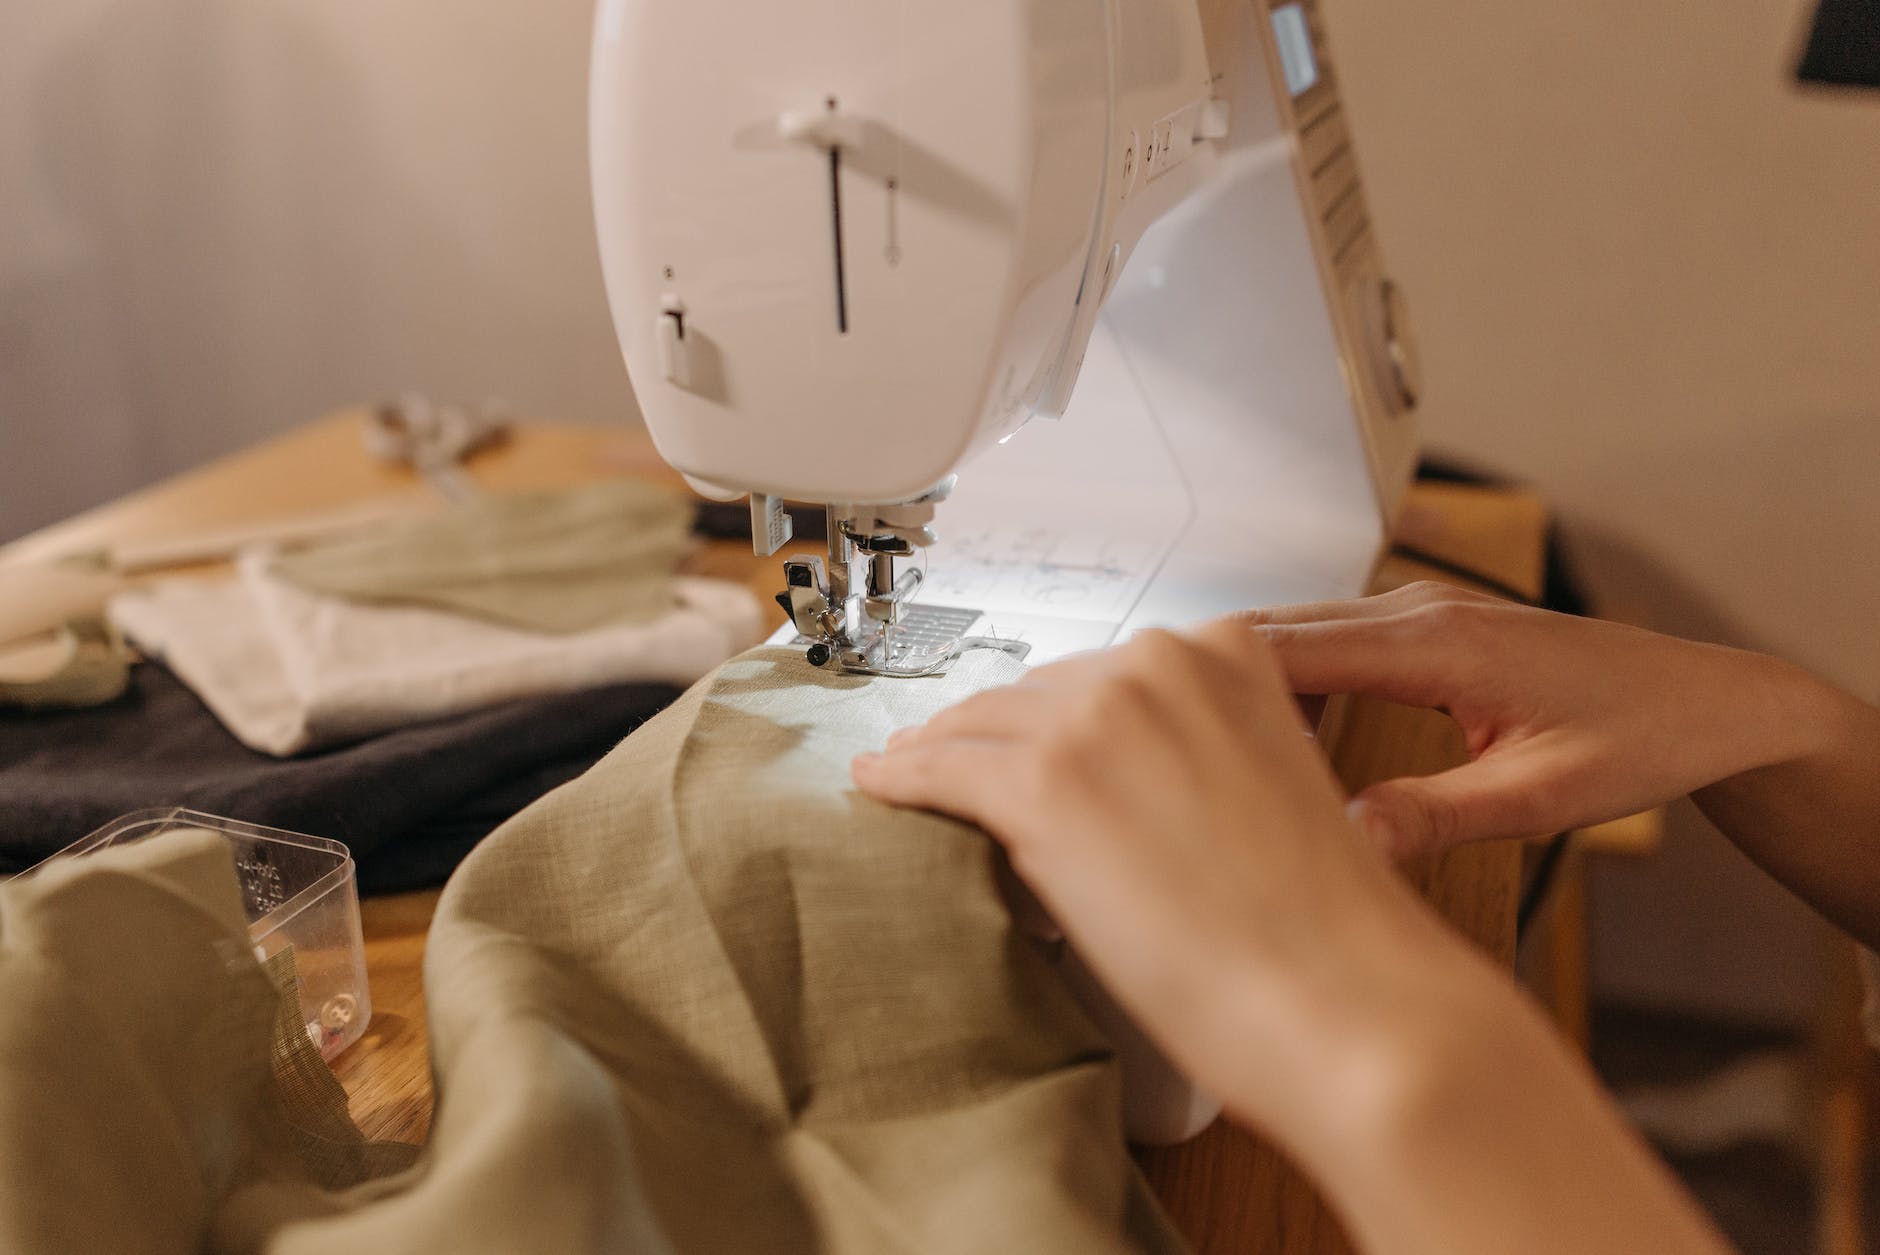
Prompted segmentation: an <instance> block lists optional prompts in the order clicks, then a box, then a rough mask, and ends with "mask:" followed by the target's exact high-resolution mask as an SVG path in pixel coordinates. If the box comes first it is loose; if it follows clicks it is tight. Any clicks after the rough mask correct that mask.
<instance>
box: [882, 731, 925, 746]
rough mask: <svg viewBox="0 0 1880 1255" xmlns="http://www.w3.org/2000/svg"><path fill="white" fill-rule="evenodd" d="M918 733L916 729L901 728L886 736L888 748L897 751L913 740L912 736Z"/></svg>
mask: <svg viewBox="0 0 1880 1255" xmlns="http://www.w3.org/2000/svg"><path fill="white" fill-rule="evenodd" d="M918 731H919V729H918V728H901V729H899V730H897V731H894V732H890V733H889V734H888V748H889V749H898V748H899V747H901V746H903V745H906V744H907V743H908V742H909V741H911V740H913V739H914V734H915V733H916V732H918Z"/></svg>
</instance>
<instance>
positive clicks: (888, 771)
mask: <svg viewBox="0 0 1880 1255" xmlns="http://www.w3.org/2000/svg"><path fill="white" fill-rule="evenodd" d="M1009 756H1010V746H1009V744H1007V743H1006V742H1003V741H993V740H979V739H972V740H968V739H946V740H941V741H938V742H936V743H934V744H932V745H922V746H915V747H914V748H911V749H907V750H899V751H896V752H895V753H892V754H858V755H856V757H855V758H854V759H853V760H852V761H851V762H850V764H849V778H850V779H851V780H853V781H854V782H855V787H856V788H858V789H860V790H861V791H862V792H863V793H865V794H867V795H868V796H869V797H872V798H874V799H875V800H876V801H878V802H885V803H887V804H888V805H890V806H901V807H907V808H910V809H914V810H930V811H938V812H939V813H941V814H943V815H951V816H953V817H954V818H956V819H963V820H965V821H966V822H968V823H973V824H978V825H979V826H980V827H982V828H988V829H990V827H991V825H990V824H988V823H987V822H986V821H987V819H988V817H989V815H990V814H991V806H992V804H993V803H994V802H995V801H996V800H997V797H998V795H999V793H1000V792H1001V790H1002V783H1001V782H1002V781H1003V779H1004V775H1005V773H1004V771H1003V770H1002V768H1003V767H1004V766H1005V765H1006V763H1007V761H1008V760H1009ZM994 835H995V836H996V835H997V833H996V832H995V833H994Z"/></svg>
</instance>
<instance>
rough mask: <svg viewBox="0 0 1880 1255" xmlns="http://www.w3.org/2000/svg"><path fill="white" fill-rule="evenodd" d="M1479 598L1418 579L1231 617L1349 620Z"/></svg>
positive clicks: (1255, 623)
mask: <svg viewBox="0 0 1880 1255" xmlns="http://www.w3.org/2000/svg"><path fill="white" fill-rule="evenodd" d="M1473 600H1480V595H1479V594H1477V593H1474V592H1471V591H1468V590H1466V589H1460V588H1455V587H1453V586H1451V585H1448V584H1439V583H1436V582H1435V581H1433V580H1418V581H1417V582H1415V583H1412V584H1405V585H1403V586H1402V587H1401V588H1393V589H1391V590H1390V591H1389V592H1387V593H1378V594H1377V595H1376V596H1373V597H1352V598H1348V599H1346V600H1343V601H1307V602H1299V603H1297V604H1295V605H1290V606H1267V607H1264V608H1262V609H1257V610H1243V611H1241V612H1240V613H1239V614H1238V615H1236V616H1235V617H1236V618H1238V619H1240V620H1241V621H1243V622H1245V623H1246V624H1248V625H1249V626H1251V627H1269V626H1274V625H1283V624H1295V623H1342V622H1346V621H1349V620H1352V619H1381V618H1385V617H1386V616H1389V615H1393V614H1402V613H1403V612H1404V611H1405V610H1409V609H1412V608H1414V607H1417V606H1426V605H1430V604H1433V603H1435V602H1440V601H1473Z"/></svg>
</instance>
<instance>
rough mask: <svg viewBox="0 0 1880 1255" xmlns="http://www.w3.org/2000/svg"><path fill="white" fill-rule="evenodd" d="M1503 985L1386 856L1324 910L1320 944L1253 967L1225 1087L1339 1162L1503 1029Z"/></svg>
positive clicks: (1244, 1106)
mask: <svg viewBox="0 0 1880 1255" xmlns="http://www.w3.org/2000/svg"><path fill="white" fill-rule="evenodd" d="M1367 879H1370V878H1369V877H1367ZM1503 986H1504V982H1503V981H1502V980H1501V979H1500V978H1499V974H1498V973H1497V972H1495V971H1494V970H1493V969H1492V968H1491V967H1490V966H1489V965H1488V963H1487V962H1486V960H1485V958H1484V957H1483V956H1482V955H1481V954H1480V953H1479V952H1477V951H1475V950H1474V949H1473V948H1472V947H1471V946H1469V945H1468V944H1467V943H1466V942H1464V941H1463V940H1462V939H1461V938H1460V937H1458V936H1457V935H1456V934H1455V933H1453V932H1452V931H1450V929H1449V928H1448V927H1447V926H1446V925H1445V924H1444V923H1443V922H1442V921H1441V920H1440V919H1438V918H1437V917H1436V916H1435V915H1433V914H1432V913H1431V912H1430V911H1429V909H1428V908H1427V906H1426V905H1425V904H1424V903H1423V902H1422V901H1421V900H1420V899H1418V898H1416V897H1415V895H1414V894H1413V893H1412V892H1411V891H1410V890H1409V888H1408V887H1407V886H1406V885H1404V884H1403V882H1402V881H1401V880H1399V879H1397V877H1396V875H1395V873H1394V872H1392V871H1391V870H1389V869H1388V868H1384V867H1382V866H1380V867H1378V868H1377V875H1376V878H1375V882H1374V883H1372V884H1369V885H1363V886H1358V887H1357V891H1356V892H1351V893H1348V894H1345V895H1343V898H1342V901H1341V902H1340V903H1339V904H1338V905H1337V907H1336V909H1331V910H1327V911H1325V912H1324V927H1322V928H1321V929H1320V930H1319V931H1318V935H1317V936H1316V937H1314V938H1313V940H1312V943H1311V948H1310V950H1309V951H1299V952H1295V953H1292V954H1284V955H1280V954H1269V955H1267V956H1266V957H1265V960H1264V961H1263V962H1258V963H1249V964H1245V965H1243V968H1242V970H1241V972H1240V973H1239V976H1238V984H1237V994H1236V998H1235V1002H1234V1008H1235V1010H1234V1014H1233V1016H1232V1017H1231V1021H1230V1030H1231V1033H1230V1035H1229V1036H1228V1039H1227V1041H1225V1042H1224V1043H1223V1044H1222V1046H1221V1048H1220V1050H1219V1051H1218V1052H1217V1053H1219V1054H1221V1055H1223V1056H1225V1057H1224V1058H1222V1059H1220V1061H1219V1062H1218V1063H1217V1065H1216V1066H1215V1068H1214V1069H1213V1070H1214V1071H1216V1072H1218V1073H1220V1074H1221V1075H1223V1076H1225V1077H1227V1078H1229V1079H1228V1080H1227V1082H1226V1083H1224V1084H1222V1085H1221V1086H1220V1087H1219V1091H1218V1092H1219V1096H1220V1097H1221V1099H1222V1101H1223V1102H1224V1103H1225V1105H1226V1106H1227V1108H1228V1110H1229V1111H1230V1112H1232V1113H1233V1114H1234V1115H1235V1116H1236V1117H1237V1118H1239V1119H1241V1120H1242V1121H1243V1122H1245V1123H1249V1124H1252V1125H1254V1126H1257V1127H1259V1128H1260V1129H1262V1130H1263V1131H1264V1132H1265V1133H1267V1134H1268V1135H1269V1136H1271V1137H1273V1138H1274V1139H1275V1140H1276V1141H1278V1142H1280V1143H1281V1144H1282V1145H1285V1146H1286V1147H1287V1149H1288V1150H1289V1151H1291V1152H1292V1153H1294V1154H1295V1155H1298V1156H1299V1157H1300V1158H1301V1159H1302V1160H1306V1161H1311V1160H1318V1159H1330V1160H1332V1161H1335V1160H1336V1158H1337V1157H1338V1156H1339V1155H1341V1154H1343V1153H1344V1150H1345V1148H1346V1145H1347V1143H1348V1142H1349V1141H1351V1140H1352V1139H1354V1138H1357V1139H1362V1138H1363V1137H1365V1136H1367V1131H1368V1130H1372V1129H1374V1127H1375V1125H1374V1121H1375V1120H1377V1119H1381V1118H1384V1116H1385V1115H1386V1114H1387V1113H1388V1112H1390V1111H1391V1110H1393V1109H1395V1108H1398V1107H1401V1106H1403V1105H1405V1104H1407V1103H1409V1102H1411V1101H1412V1096H1413V1095H1414V1094H1415V1093H1417V1092H1420V1091H1422V1090H1424V1089H1426V1088H1428V1087H1429V1086H1430V1085H1431V1084H1432V1083H1434V1082H1435V1081H1436V1080H1437V1078H1438V1077H1439V1076H1440V1074H1442V1073H1443V1072H1444V1071H1445V1070H1446V1069H1447V1068H1448V1067H1449V1066H1450V1063H1451V1061H1452V1059H1453V1058H1455V1056H1456V1055H1457V1054H1458V1053H1459V1047H1460V1045H1461V1044H1463V1043H1464V1042H1466V1041H1467V1040H1469V1039H1471V1038H1473V1037H1477V1036H1487V1035H1492V1034H1493V1032H1494V1031H1495V1028H1494V1022H1495V1020H1496V1019H1497V1018H1498V1016H1499V1015H1500V1014H1501V1013H1502V1011H1503V1010H1505V1002H1506V1000H1507V999H1508V998H1509V997H1510V996H1511V995H1510V992H1509V991H1508V990H1507V989H1505V988H1504V987H1503ZM1253 1060H1257V1064H1254V1065H1253V1066H1250V1063H1252V1062H1253Z"/></svg>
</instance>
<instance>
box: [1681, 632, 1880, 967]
mask: <svg viewBox="0 0 1880 1255" xmlns="http://www.w3.org/2000/svg"><path fill="white" fill-rule="evenodd" d="M1786 677H1787V678H1786V680H1785V686H1784V695H1783V698H1782V700H1781V702H1780V703H1779V704H1778V705H1777V706H1776V707H1775V708H1774V709H1773V710H1772V711H1771V712H1769V713H1770V716H1771V717H1774V718H1778V719H1781V720H1784V721H1787V722H1788V724H1789V725H1790V726H1791V730H1792V733H1793V734H1794V735H1795V736H1796V738H1797V740H1798V744H1797V747H1796V748H1795V750H1794V751H1793V752H1791V753H1789V754H1787V755H1785V756H1784V757H1783V758H1782V759H1781V760H1779V761H1777V762H1775V763H1772V764H1771V765H1768V766H1764V767H1759V768H1757V769H1755V770H1752V771H1747V772H1743V773H1741V774H1739V775H1736V776H1732V777H1731V778H1729V779H1727V780H1724V781H1722V782H1721V783H1718V784H1714V785H1711V786H1709V787H1708V788H1704V789H1700V790H1698V791H1697V792H1696V793H1694V794H1692V797H1693V799H1694V800H1695V801H1696V802H1697V804H1698V806H1699V807H1700V808H1701V809H1702V810H1703V812H1704V814H1705V815H1706V816H1707V817H1708V818H1709V819H1710V820H1711V822H1712V823H1714V824H1716V825H1717V827H1718V828H1719V829H1721V830H1722V831H1723V833H1724V835H1725V836H1727V837H1729V838H1730V839H1731V840H1732V841H1733V842H1735V843H1736V845H1737V846H1738V847H1739V848H1740V849H1742V851H1743V852H1744V853H1745V854H1747V855H1748V856H1749V857H1750V858H1751V859H1753V860H1754V861H1755V862H1756V863H1757V864H1758V865H1759V866H1760V867H1762V868H1763V870H1765V871H1767V872H1768V873H1769V874H1770V875H1771V876H1774V877H1775V878H1776V879H1777V880H1779V881H1781V882H1782V883H1783V884H1784V885H1786V886H1788V888H1789V889H1790V890H1791V891H1793V892H1794V893H1795V894H1796V895H1797V896H1799V897H1801V898H1802V899H1803V900H1804V901H1806V902H1808V903H1809V904H1810V905H1812V906H1814V907H1815V909H1816V910H1818V911H1820V912H1821V913H1822V914H1823V915H1825V916H1827V917H1828V918H1829V919H1830V920H1832V921H1834V922H1835V923H1836V924H1838V925H1840V926H1841V927H1842V928H1845V929H1847V930H1848V931H1849V932H1850V933H1852V934H1853V935H1854V936H1855V937H1856V938H1858V939H1859V940H1860V941H1861V942H1863V943H1864V944H1866V945H1868V946H1870V947H1876V948H1880V710H1876V709H1875V708H1874V707H1872V706H1869V705H1867V704H1866V703H1864V702H1860V701H1857V700H1855V699H1854V698H1852V697H1850V696H1848V695H1847V694H1845V693H1842V692H1839V691H1838V690H1835V689H1833V688H1831V687H1829V686H1828V685H1826V684H1823V683H1821V682H1820V681H1817V680H1815V679H1814V678H1813V677H1810V676H1807V675H1805V674H1804V673H1802V672H1800V671H1798V670H1793V669H1790V670H1788V671H1787V673H1786Z"/></svg>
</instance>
